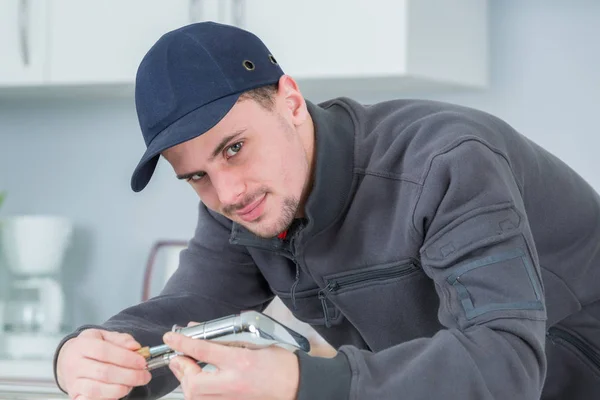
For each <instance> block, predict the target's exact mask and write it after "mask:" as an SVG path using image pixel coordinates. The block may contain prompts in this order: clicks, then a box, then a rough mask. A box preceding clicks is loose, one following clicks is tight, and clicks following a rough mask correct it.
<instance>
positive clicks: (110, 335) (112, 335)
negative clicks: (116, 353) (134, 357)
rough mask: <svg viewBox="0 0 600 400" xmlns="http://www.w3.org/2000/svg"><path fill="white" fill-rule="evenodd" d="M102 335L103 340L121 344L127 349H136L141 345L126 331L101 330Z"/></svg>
mask: <svg viewBox="0 0 600 400" xmlns="http://www.w3.org/2000/svg"><path fill="white" fill-rule="evenodd" d="M102 337H103V339H104V340H106V341H107V342H110V343H114V344H116V345H117V346H122V347H124V348H126V349H129V350H137V349H139V348H141V347H142V346H141V345H140V344H139V343H138V342H137V341H136V340H135V339H134V338H133V336H131V335H130V334H128V333H119V332H109V331H103V332H102Z"/></svg>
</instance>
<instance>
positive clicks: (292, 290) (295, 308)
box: [291, 260, 300, 311]
mask: <svg viewBox="0 0 600 400" xmlns="http://www.w3.org/2000/svg"><path fill="white" fill-rule="evenodd" d="M294 264H296V279H295V280H294V283H293V284H292V289H291V292H292V307H294V311H298V307H296V287H298V283H300V267H299V266H298V263H297V262H296V260H294Z"/></svg>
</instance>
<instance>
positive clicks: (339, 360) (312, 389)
mask: <svg viewBox="0 0 600 400" xmlns="http://www.w3.org/2000/svg"><path fill="white" fill-rule="evenodd" d="M296 355H297V356H298V363H299V367H300V383H299V387H298V397H297V400H347V399H348V398H349V396H350V382H351V380H352V372H351V370H350V364H349V362H348V358H347V357H346V355H345V354H344V353H342V352H338V354H337V355H336V356H335V357H334V358H323V357H312V356H310V355H308V354H307V353H305V352H302V351H298V352H296Z"/></svg>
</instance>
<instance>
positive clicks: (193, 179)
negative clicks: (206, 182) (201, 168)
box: [187, 173, 206, 182]
mask: <svg viewBox="0 0 600 400" xmlns="http://www.w3.org/2000/svg"><path fill="white" fill-rule="evenodd" d="M205 175H206V174H205V173H201V174H194V175H192V176H190V177H189V178H188V179H187V181H188V182H198V181H199V180H200V179H202V178H204V176H205Z"/></svg>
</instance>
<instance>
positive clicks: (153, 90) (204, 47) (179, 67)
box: [131, 22, 283, 192]
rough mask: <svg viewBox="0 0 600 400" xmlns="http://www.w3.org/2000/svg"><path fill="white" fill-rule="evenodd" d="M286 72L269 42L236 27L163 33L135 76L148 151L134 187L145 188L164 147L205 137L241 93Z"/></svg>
mask: <svg viewBox="0 0 600 400" xmlns="http://www.w3.org/2000/svg"><path fill="white" fill-rule="evenodd" d="M282 75H283V71H282V69H281V67H280V66H279V65H278V63H277V60H276V59H275V57H274V56H273V55H272V54H271V52H270V51H269V49H268V48H267V47H266V46H265V44H264V43H263V42H262V41H261V40H260V39H259V38H258V37H257V36H256V35H254V34H253V33H250V32H248V31H246V30H243V29H240V28H237V27H235V26H230V25H224V24H219V23H215V22H200V23H196V24H191V25H187V26H184V27H182V28H179V29H176V30H173V31H171V32H168V33H166V34H164V35H163V36H162V37H161V38H160V39H158V41H157V42H156V43H155V44H154V45H153V46H152V47H151V48H150V50H149V51H148V53H147V54H146V55H145V56H144V58H143V59H142V62H141V63H140V66H139V68H138V71H137V75H136V83H135V106H136V110H137V115H138V120H139V124H140V128H141V130H142V135H143V137H144V142H145V143H146V152H145V153H144V155H143V156H142V159H141V160H140V162H139V164H138V165H137V167H136V168H135V171H134V172H133V176H132V177H131V188H132V189H133V191H135V192H139V191H141V190H142V189H144V188H145V187H146V185H147V184H148V182H149V181H150V178H151V177H152V174H153V173H154V170H155V168H156V164H157V162H158V159H159V157H160V153H161V152H162V151H164V150H166V149H168V148H170V147H173V146H175V145H177V144H180V143H183V142H185V141H188V140H190V139H193V138H195V137H198V136H200V135H202V134H203V133H204V132H206V131H208V130H209V129H210V128H212V127H213V126H215V125H216V124H217V123H218V122H219V121H220V120H221V119H222V118H223V117H224V116H225V115H226V114H227V113H228V112H229V110H231V108H232V107H233V106H234V104H235V103H236V101H237V100H238V98H239V97H240V95H241V94H242V93H243V92H245V91H247V90H250V89H255V88H258V87H261V86H266V85H270V84H274V83H277V82H278V81H279V78H280V77H281V76H282Z"/></svg>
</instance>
